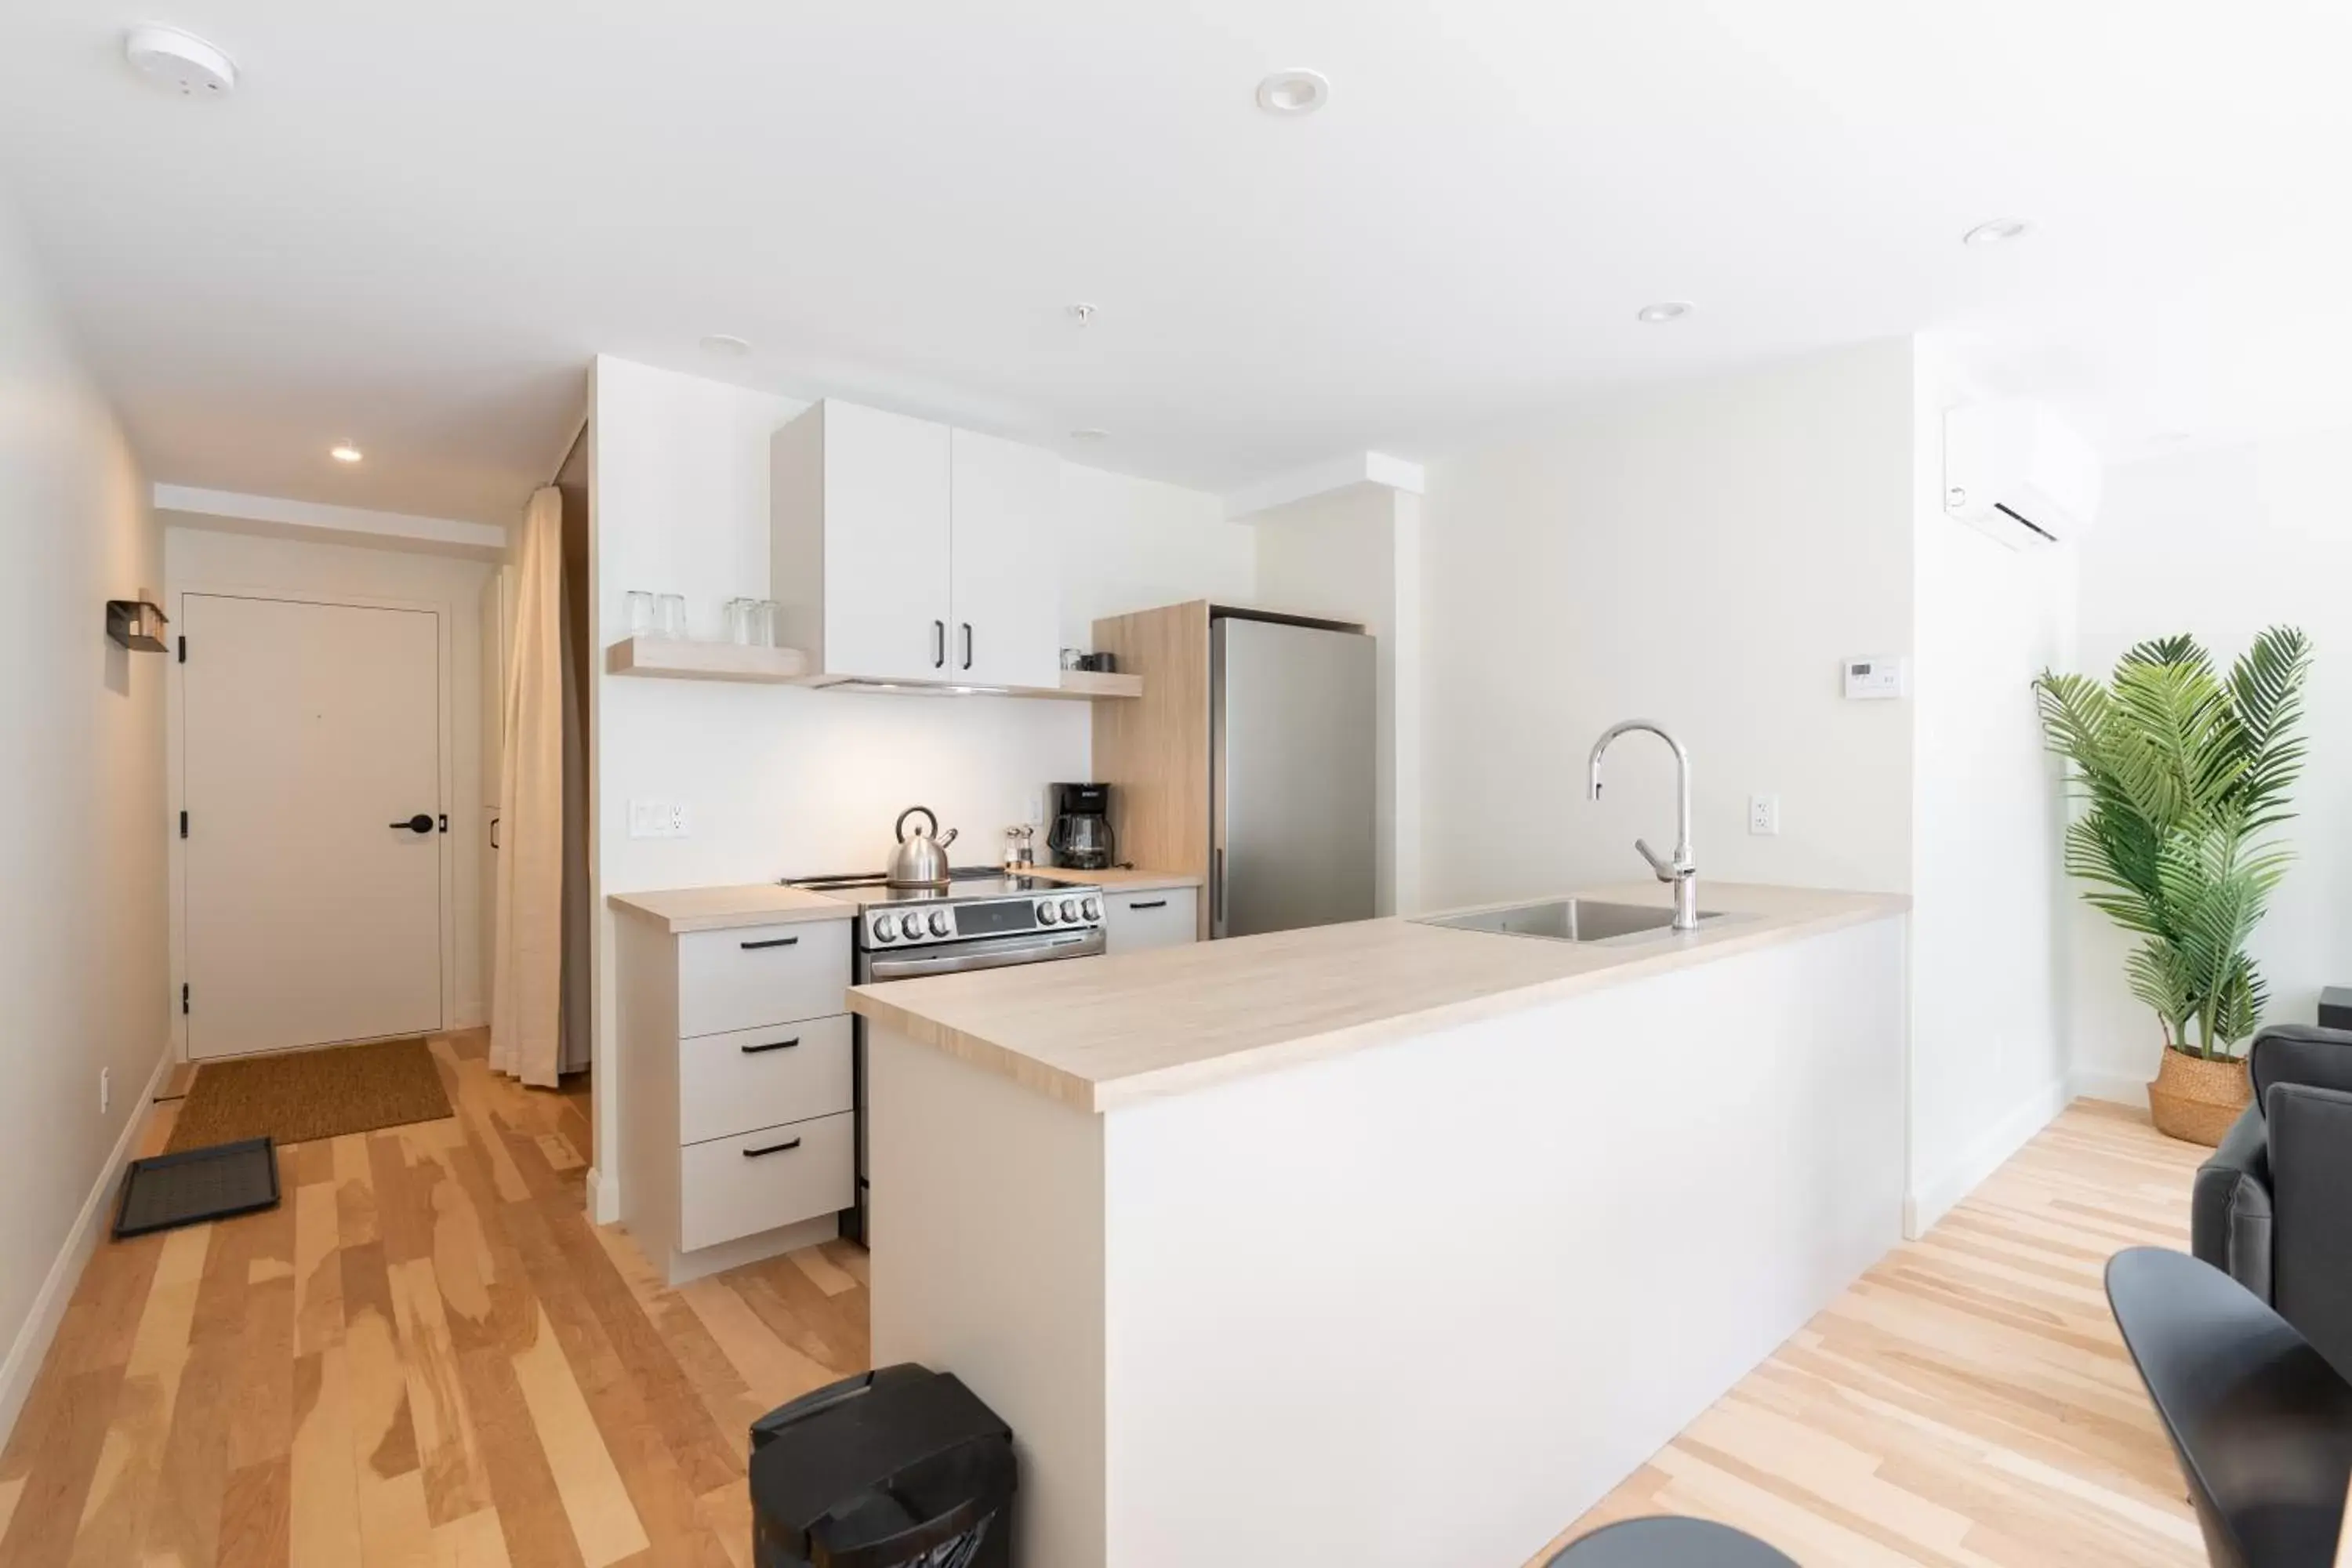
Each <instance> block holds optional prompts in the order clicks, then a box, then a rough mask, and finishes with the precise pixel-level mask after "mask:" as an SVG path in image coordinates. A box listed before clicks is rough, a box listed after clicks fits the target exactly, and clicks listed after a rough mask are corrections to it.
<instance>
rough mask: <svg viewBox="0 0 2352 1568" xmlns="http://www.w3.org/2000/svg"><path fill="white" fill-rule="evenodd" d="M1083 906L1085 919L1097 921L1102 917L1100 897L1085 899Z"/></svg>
mask: <svg viewBox="0 0 2352 1568" xmlns="http://www.w3.org/2000/svg"><path fill="white" fill-rule="evenodd" d="M1085 907H1086V911H1087V919H1088V920H1090V921H1098V920H1100V919H1102V900H1100V899H1088V900H1087V901H1086V906H1085Z"/></svg>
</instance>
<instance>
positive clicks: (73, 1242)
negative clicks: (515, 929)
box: [0, 1044, 180, 1447]
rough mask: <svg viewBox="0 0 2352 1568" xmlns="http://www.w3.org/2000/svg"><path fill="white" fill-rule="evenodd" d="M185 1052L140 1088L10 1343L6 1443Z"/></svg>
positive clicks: (0, 1439)
mask: <svg viewBox="0 0 2352 1568" xmlns="http://www.w3.org/2000/svg"><path fill="white" fill-rule="evenodd" d="M179 1059H180V1055H179V1052H178V1051H177V1050H176V1049H175V1048H174V1047H173V1046H171V1045H169V1044H166V1045H165V1046H164V1047H163V1056H162V1057H160V1058H157V1060H156V1063H155V1070H154V1071H153V1072H152V1073H150V1074H148V1075H147V1087H146V1088H145V1089H142V1090H141V1091H140V1095H139V1108H138V1109H137V1110H133V1111H132V1112H131V1114H130V1115H129V1116H128V1117H126V1118H124V1120H123V1123H122V1136H121V1137H120V1138H118V1139H116V1140H115V1142H114V1152H112V1153H110V1154H109V1155H108V1156H107V1157H106V1163H105V1165H104V1166H103V1167H101V1168H100V1171H99V1173H98V1181H97V1182H96V1184H93V1185H92V1186H91V1187H90V1189H89V1197H87V1198H85V1199H84V1200H83V1201H82V1205H81V1213H80V1214H79V1215H77V1216H75V1219H74V1223H73V1228H72V1229H71V1230H69V1231H68V1232H66V1244H65V1246H64V1247H61V1248H59V1249H58V1256H57V1261H56V1262H54V1263H52V1264H50V1265H49V1273H48V1277H47V1279H43V1280H42V1281H41V1289H40V1293H39V1294H38V1295H37V1296H35V1297H34V1298H33V1310H31V1311H29V1312H27V1313H26V1314H25V1321H24V1325H23V1326H22V1327H21V1328H19V1329H18V1330H17V1331H16V1343H14V1344H12V1345H10V1346H9V1347H8V1357H7V1359H6V1360H5V1361H0V1447H6V1446H7V1440H8V1435H9V1434H10V1433H12V1432H14V1431H15V1430H16V1417H17V1415H20V1414H21V1413H22V1412H23V1411H24V1408H25V1401H26V1398H27V1397H29V1396H30V1395H31V1394H32V1392H33V1381H34V1379H36V1378H37V1377H38V1376H40V1374H41V1362H42V1360H43V1358H45V1357H46V1356H47V1354H48V1353H49V1342H51V1341H52V1340H54V1339H56V1338H57V1337H58V1324H59V1323H61V1322H63V1321H65V1315H66V1308H67V1307H68V1305H70V1304H71V1302H72V1301H73V1293H74V1286H75V1285H76V1284H77V1283H79V1281H80V1279H81V1270H82V1265H83V1264H85V1263H87V1262H89V1255H90V1254H91V1253H92V1252H94V1251H96V1250H97V1248H98V1240H99V1237H100V1236H102V1235H104V1234H105V1232H106V1229H107V1227H108V1226H109V1225H110V1223H111V1218H112V1215H113V1209H114V1195H115V1194H116V1193H117V1192H118V1191H119V1190H120V1189H121V1185H122V1168H123V1167H124V1166H125V1165H128V1164H129V1163H131V1151H132V1150H133V1149H136V1148H137V1147H139V1135H140V1133H142V1131H146V1127H147V1119H148V1118H149V1117H150V1116H152V1115H153V1114H154V1113H155V1096H156V1095H157V1094H158V1093H159V1092H161V1091H162V1089H163V1079H164V1078H165V1077H166V1076H168V1075H169V1074H170V1072H171V1070H172V1068H173V1066H174V1065H175V1064H176V1063H177V1062H178V1061H179Z"/></svg>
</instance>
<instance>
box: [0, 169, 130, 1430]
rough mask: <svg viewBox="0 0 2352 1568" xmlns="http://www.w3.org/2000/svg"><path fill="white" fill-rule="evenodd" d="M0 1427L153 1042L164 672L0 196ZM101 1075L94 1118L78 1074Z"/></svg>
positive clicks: (81, 413) (93, 1210) (29, 1367)
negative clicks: (103, 1081)
mask: <svg viewBox="0 0 2352 1568" xmlns="http://www.w3.org/2000/svg"><path fill="white" fill-rule="evenodd" d="M0 576H5V580H6V582H7V584H8V608H7V611H6V613H5V615H0V734H5V737H6V740H5V744H0V889H6V892H7V900H8V910H9V917H8V928H7V930H8V940H7V941H5V942H0V996H5V998H6V1004H5V1007H6V1023H5V1026H0V1084H5V1086H6V1087H5V1092H0V1194H6V1196H5V1201H0V1354H5V1360H0V1433H5V1430H6V1429H7V1428H8V1427H9V1426H12V1425H13V1424H14V1422H15V1420H16V1412H17V1409H18V1407H19V1406H20V1405H21V1404H22V1401H23V1398H24V1394H25V1392H26V1389H27V1388H28V1387H29V1385H30V1384H31V1382H32V1378H33V1374H34V1373H35V1371H36V1370H37V1368H38V1366H39V1363H40V1359H41V1354H42V1352H43V1351H44V1350H45V1349H46V1348H47V1342H48V1339H49V1336H50V1334H51V1333H52V1332H54V1331H55V1327H56V1315H57V1314H58V1312H61V1311H62V1310H63V1309H64V1306H65V1300H66V1298H67V1296H68V1294H69V1293H70V1291H71V1289H72V1286H73V1280H74V1275H75V1272H76V1270H77V1269H78V1268H79V1260H80V1257H81V1252H80V1250H79V1245H78V1244H79V1243H86V1242H87V1240H88V1239H89V1235H90V1234H91V1233H90V1232H89V1230H87V1229H82V1228H79V1226H78V1224H77V1221H78V1219H81V1220H89V1219H92V1218H94V1217H95V1216H96V1215H97V1213H98V1210H97V1207H96V1206H94V1205H101V1204H102V1202H103V1199H104V1197H105V1196H107V1195H108V1194H105V1193H100V1192H98V1191H97V1190H96V1189H97V1188H98V1185H99V1184H100V1183H101V1182H102V1181H103V1180H104V1179H105V1178H106V1177H107V1176H108V1175H109V1174H110V1155H111V1154H112V1153H113V1152H118V1151H119V1149H120V1147H121V1143H122V1141H123V1139H124V1136H125V1134H126V1133H127V1132H128V1131H129V1130H130V1129H131V1125H132V1123H133V1119H134V1118H135V1117H136V1116H137V1115H138V1113H139V1112H140V1110H142V1108H143V1106H144V1104H145V1102H146V1099H147V1092H146V1091H147V1089H148V1086H149V1084H150V1082H151V1080H152V1078H153V1076H154V1073H155V1071H156V1068H157V1067H158V1065H159V1063H160V1062H161V1061H162V1060H163V1054H164V1052H165V1049H166V1047H167V1044H168V1042H169V1040H170V1028H171V1026H170V1021H169V1016H168V1004H167V997H168V994H169V993H168V989H167V988H168V985H169V979H168V975H167V964H168V961H167V958H166V947H167V936H166V932H165V930H164V924H163V907H164V898H163V889H164V805H163V680H164V672H165V666H164V662H163V658H162V657H160V656H158V655H154V654H137V655H133V654H131V653H128V652H126V651H125V650H124V649H122V648H121V647H116V646H115V645H114V644H113V643H111V642H110V641H109V640H107V637H106V632H105V612H104V605H105V602H106V601H107V600H108V599H116V598H129V597H131V596H133V595H136V594H137V593H138V591H139V590H140V589H141V588H142V586H143V587H147V588H151V589H155V590H158V591H160V590H161V589H162V587H163V542H162V540H161V539H160V537H159V536H158V531H157V529H156V527H155V524H154V521H153V519H152V517H151V516H150V514H149V511H148V506H147V487H146V483H145V480H144V479H143V478H142V475H141V474H140V471H139V464H138V461H137V459H136V458H134V457H133V455H132V453H131V447H130V444H129V442H128V441H127V439H126V438H125V437H124V436H123V433H122V430H121V426H119V425H118V424H117V423H116V421H115V417H114V415H113V413H112V411H111V410H110V408H109V407H108V405H107V404H106V401H105V399H104V398H103V397H102V396H101V395H100V393H99V392H98V390H97V388H96V387H95V386H94V385H93V384H91V382H90V380H89V377H88V375H87V374H84V372H83V370H82V367H81V364H80V363H79V358H78V356H77V353H76V350H75V346H74V344H73V342H71V340H70V338H69V336H68V332H67V331H66V329H65V326H64V323H63V321H62V319H61V318H60V317H59V316H58V313H57V312H56V310H55V309H54V308H53V306H52V305H51V303H50V300H49V298H48V296H47V291H46V289H45V287H44V285H43V283H42V280H41V279H40V277H39V274H38V272H37V268H36V267H35V264H34V262H33V260H32V258H31V256H30V254H29V253H28V251H27V250H26V247H25V246H24V243H23V241H22V238H21V236H20V234H19V232H18V230H17V229H16V223H15V216H14V214H13V213H11V212H10V211H8V210H7V209H6V208H5V206H0ZM101 1069H108V1070H110V1071H111V1074H112V1077H113V1104H112V1107H111V1109H110V1110H108V1111H107V1112H106V1113H104V1114H103V1115H101V1114H100V1111H99V1108H98V1101H99V1096H98V1079H99V1073H100V1070H101Z"/></svg>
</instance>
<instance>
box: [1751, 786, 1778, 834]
mask: <svg viewBox="0 0 2352 1568" xmlns="http://www.w3.org/2000/svg"><path fill="white" fill-rule="evenodd" d="M1748 832H1750V833H1753V834H1758V835H1765V836H1769V835H1772V834H1777V833H1779V832H1780V796H1779V795H1749V796H1748Z"/></svg>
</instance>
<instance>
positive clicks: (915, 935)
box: [898, 915, 923, 942]
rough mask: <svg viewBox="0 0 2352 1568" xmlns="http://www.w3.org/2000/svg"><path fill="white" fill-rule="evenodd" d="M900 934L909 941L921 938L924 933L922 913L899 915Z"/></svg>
mask: <svg viewBox="0 0 2352 1568" xmlns="http://www.w3.org/2000/svg"><path fill="white" fill-rule="evenodd" d="M898 934H899V935H900V936H903V937H905V938H906V939H907V940H908V942H914V941H917V940H919V938H920V937H921V936H922V934H923V917H922V916H920V915H901V916H899V917H898Z"/></svg>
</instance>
